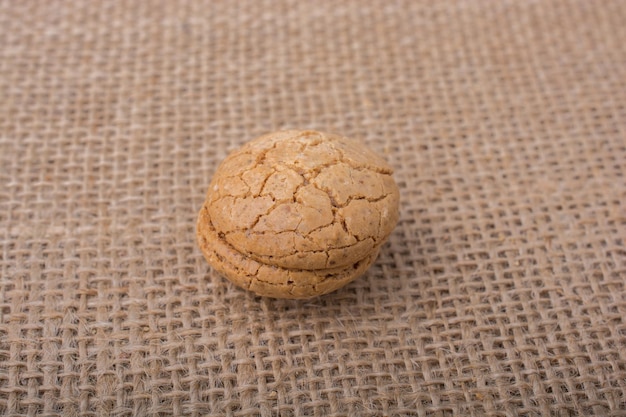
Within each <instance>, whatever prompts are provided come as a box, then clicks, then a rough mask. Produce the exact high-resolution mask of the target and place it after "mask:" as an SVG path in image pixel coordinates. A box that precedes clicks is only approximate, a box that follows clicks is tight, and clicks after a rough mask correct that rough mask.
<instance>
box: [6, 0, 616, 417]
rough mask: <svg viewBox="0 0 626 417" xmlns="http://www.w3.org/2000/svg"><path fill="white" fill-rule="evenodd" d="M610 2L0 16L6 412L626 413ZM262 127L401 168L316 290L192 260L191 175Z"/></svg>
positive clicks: (471, 0)
mask: <svg viewBox="0 0 626 417" xmlns="http://www.w3.org/2000/svg"><path fill="white" fill-rule="evenodd" d="M625 22H626V2H624V1H602V2H590V1H583V0H581V1H532V2H530V1H506V2H494V1H487V0H485V1H475V0H467V1H460V2H451V1H445V2H430V1H423V2H417V1H404V2H389V1H387V0H380V1H367V2H365V1H356V0H355V1H350V2H348V1H341V2H339V1H325V0H317V1H314V2H313V1H312V2H308V1H295V0H294V1H263V2H262V1H249V2H231V1H207V2H140V1H137V2H91V1H89V2H86V1H85V2H58V1H51V2H44V1H6V2H3V3H1V5H0V164H1V165H0V166H1V168H0V184H1V187H0V251H1V252H0V262H1V264H0V268H1V269H0V271H1V279H0V307H1V308H0V314H1V320H0V411H1V412H2V413H3V414H4V415H10V416H35V415H41V416H79V415H80V416H100V415H115V416H133V415H134V416H144V415H145V416H157V415H159V416H166V415H193V416H199V415H227V416H240V417H249V416H257V415H260V416H292V415H293V416H308V415H311V416H326V415H333V416H343V415H346V416H445V415H454V416H482V415H489V416H514V415H522V416H539V415H542V416H548V415H554V416H570V415H598V416H624V415H626V411H625V410H626V320H625V317H626V284H625V281H626V244H625V239H626V180H625V177H624V166H625V165H626V24H625ZM282 128H313V129H320V130H326V131H332V132H338V133H341V134H344V135H347V136H351V137H355V138H360V139H362V140H364V141H365V142H366V143H367V144H368V145H369V146H371V147H372V148H373V149H375V150H377V151H378V152H380V153H381V154H382V155H384V156H385V157H386V158H387V160H388V161H389V162H390V163H391V164H392V165H393V166H394V167H395V169H396V174H395V177H396V179H397V181H398V184H399V186H400V188H401V193H402V202H401V205H402V212H401V220H400V223H399V225H398V227H397V229H396V230H395V232H394V234H393V235H392V237H391V239H390V242H389V243H388V244H387V245H386V246H385V247H384V248H383V250H382V253H381V256H380V258H379V259H378V261H377V262H376V264H375V265H374V266H373V267H372V268H371V269H370V270H369V272H368V273H367V274H366V275H365V276H364V277H362V278H361V279H359V280H357V281H355V282H353V283H352V284H350V285H349V286H347V287H346V288H344V289H342V290H340V291H338V292H336V293H333V294H330V295H328V296H324V297H321V298H317V299H313V300H310V301H306V302H302V301H284V300H282V301H281V300H273V299H263V298H259V297H255V296H254V295H252V294H249V293H246V292H244V291H242V290H240V289H238V288H236V287H234V286H233V285H231V284H229V283H228V282H227V281H225V280H224V279H223V278H221V277H220V276H218V275H217V274H216V273H215V272H214V271H213V270H211V269H210V268H209V267H208V265H207V263H206V262H205V261H204V259H203V258H202V255H201V253H200V251H199V250H198V249H197V246H196V242H195V236H194V235H195V220H196V215H197V212H198V210H199V208H200V206H201V204H202V201H203V199H204V194H205V191H206V187H207V186H208V183H209V180H210V177H211V174H212V173H213V171H214V170H215V168H216V166H217V164H218V163H219V161H221V159H222V158H223V157H225V155H226V154H227V153H228V152H229V151H230V150H232V149H234V148H235V147H237V146H239V145H240V144H242V143H243V142H245V141H247V140H249V139H252V138H254V137H256V136H258V135H260V134H263V133H266V132H268V131H272V130H277V129H282Z"/></svg>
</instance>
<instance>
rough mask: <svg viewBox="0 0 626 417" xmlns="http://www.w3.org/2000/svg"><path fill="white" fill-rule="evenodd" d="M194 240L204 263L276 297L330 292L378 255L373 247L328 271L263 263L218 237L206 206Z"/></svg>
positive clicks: (248, 288)
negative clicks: (349, 262) (294, 268)
mask: <svg viewBox="0 0 626 417" xmlns="http://www.w3.org/2000/svg"><path fill="white" fill-rule="evenodd" d="M197 239H198V245H199V246H200V249H201V250H202V253H203V255H204V257H205V259H206V260H207V262H209V264H211V265H212V266H213V267H214V268H215V269H216V270H217V271H218V272H220V273H221V274H223V275H224V276H226V278H228V279H229V280H230V281H231V282H233V283H234V284H236V285H238V286H240V287H242V288H245V289H247V290H251V291H253V292H255V293H257V294H259V295H263V296H268V297H277V298H311V297H314V296H318V295H323V294H327V293H329V292H332V291H334V290H336V289H339V288H341V287H343V286H344V285H346V284H347V283H349V282H350V281H352V280H354V279H355V278H357V277H359V276H360V275H362V274H363V273H364V272H365V271H366V270H367V269H368V268H369V267H370V266H371V265H372V263H373V262H374V261H375V260H376V257H377V256H378V249H376V250H375V251H373V252H372V253H369V254H368V255H367V256H365V258H363V259H361V260H360V261H358V262H356V263H355V264H354V265H350V266H348V267H342V268H332V269H327V270H293V269H286V268H281V267H277V266H272V265H267V264H262V263H260V262H257V261H255V260H254V259H251V258H248V257H246V256H245V255H243V254H241V253H240V252H238V251H237V250H236V249H234V248H233V247H232V246H231V245H229V244H228V242H226V241H224V240H223V239H220V237H219V235H218V232H217V231H216V230H215V228H214V227H213V224H212V222H211V219H210V216H209V212H208V210H207V209H206V207H205V206H203V207H202V210H200V215H199V216H198V224H197Z"/></svg>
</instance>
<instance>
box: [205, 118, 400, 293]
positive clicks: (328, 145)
mask: <svg viewBox="0 0 626 417" xmlns="http://www.w3.org/2000/svg"><path fill="white" fill-rule="evenodd" d="M392 173H393V171H392V169H391V167H390V166H389V165H388V164H387V163H386V162H385V161H384V160H383V159H382V158H380V157H379V156H378V155H376V154H375V153H373V152H372V151H370V150H368V149H367V148H365V147H364V146H363V145H362V144H360V143H359V142H356V141H353V140H351V139H347V138H344V137H341V136H337V135H331V134H327V133H322V132H315V131H297V130H291V131H282V132H275V133H272V134H268V135H265V136H261V137H260V138H257V139H255V140H253V141H251V142H248V143H247V144H245V145H244V146H243V147H241V148H240V149H238V150H236V151H234V152H233V153H231V154H230V155H229V156H228V157H227V158H226V159H225V160H224V161H223V162H222V164H221V165H220V166H219V167H218V169H217V171H216V173H215V175H214V177H213V179H212V181H211V184H210V185H209V190H208V192H207V196H206V201H205V203H204V206H203V208H202V210H201V213H200V217H199V219H198V242H199V244H200V247H201V248H202V251H203V253H204V255H205V257H206V258H207V260H208V261H209V263H211V264H212V265H213V266H214V267H215V268H216V269H217V270H218V271H220V272H221V273H223V274H224V275H226V277H227V278H229V279H230V280H231V281H233V282H234V283H236V284H238V285H240V286H242V287H244V288H247V289H250V290H252V291H255V292H257V293H259V294H261V295H269V296H274V297H284V298H308V297H312V296H315V295H320V294H322V293H326V292H329V291H332V290H334V289H337V288H339V287H341V286H343V285H345V283H347V282H349V281H351V280H353V279H354V278H356V277H357V276H358V275H360V274H362V273H363V272H364V271H365V270H366V269H367V268H368V267H369V266H370V265H371V263H372V262H373V261H374V260H375V258H376V255H377V253H378V250H379V248H380V246H381V245H382V244H383V243H384V242H385V241H386V239H387V238H388V236H389V234H390V233H391V231H392V230H393V228H394V227H395V225H396V223H397V221H398V206H399V192H398V187H397V185H396V183H395V181H394V180H393V177H392Z"/></svg>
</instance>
